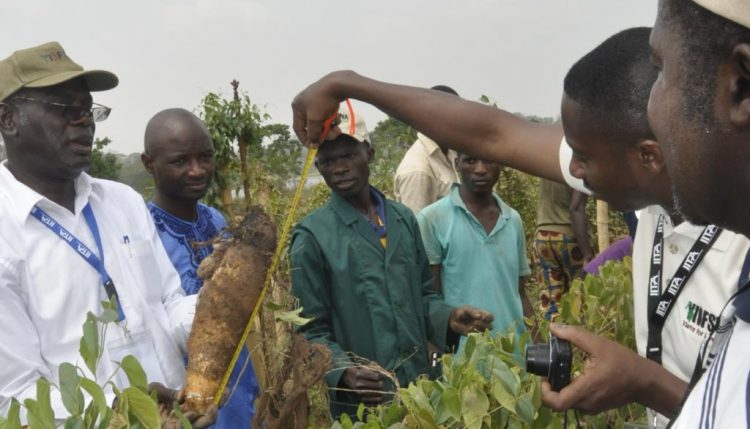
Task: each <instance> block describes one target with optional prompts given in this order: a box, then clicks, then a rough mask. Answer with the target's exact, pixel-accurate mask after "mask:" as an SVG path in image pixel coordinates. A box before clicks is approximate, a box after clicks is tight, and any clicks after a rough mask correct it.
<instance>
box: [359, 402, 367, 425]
mask: <svg viewBox="0 0 750 429" xmlns="http://www.w3.org/2000/svg"><path fill="white" fill-rule="evenodd" d="M364 415H365V404H363V403H361V402H360V403H359V406H358V407H357V420H359V421H361V422H362V421H364Z"/></svg>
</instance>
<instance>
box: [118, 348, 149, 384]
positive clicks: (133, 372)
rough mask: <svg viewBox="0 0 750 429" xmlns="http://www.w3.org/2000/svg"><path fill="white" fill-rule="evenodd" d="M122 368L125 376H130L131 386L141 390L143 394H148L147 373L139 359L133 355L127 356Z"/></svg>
mask: <svg viewBox="0 0 750 429" xmlns="http://www.w3.org/2000/svg"><path fill="white" fill-rule="evenodd" d="M120 367H121V368H122V370H123V371H125V375H127V376H128V383H130V385H131V386H133V387H137V388H138V389H141V391H143V392H148V379H147V378H146V371H144V370H143V367H142V366H141V364H140V362H138V359H136V358H135V356H133V355H127V356H125V357H124V358H122V362H120Z"/></svg>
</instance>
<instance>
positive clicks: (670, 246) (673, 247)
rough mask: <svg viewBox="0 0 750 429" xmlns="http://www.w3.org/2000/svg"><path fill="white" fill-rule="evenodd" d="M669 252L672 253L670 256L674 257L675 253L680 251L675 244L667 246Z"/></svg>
mask: <svg viewBox="0 0 750 429" xmlns="http://www.w3.org/2000/svg"><path fill="white" fill-rule="evenodd" d="M669 251H670V252H672V254H673V255H674V254H676V253H677V252H679V251H680V248H679V247H677V245H676V244H670V245H669Z"/></svg>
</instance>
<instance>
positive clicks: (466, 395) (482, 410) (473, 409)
mask: <svg viewBox="0 0 750 429" xmlns="http://www.w3.org/2000/svg"><path fill="white" fill-rule="evenodd" d="M489 408H490V401H489V399H488V398H487V394H486V393H484V390H483V389H480V388H478V387H477V386H469V387H465V388H464V389H463V390H462V391H461V416H462V417H463V419H464V423H465V424H466V427H467V428H469V429H481V427H482V420H483V419H484V417H485V416H486V415H487V411H488V410H489Z"/></svg>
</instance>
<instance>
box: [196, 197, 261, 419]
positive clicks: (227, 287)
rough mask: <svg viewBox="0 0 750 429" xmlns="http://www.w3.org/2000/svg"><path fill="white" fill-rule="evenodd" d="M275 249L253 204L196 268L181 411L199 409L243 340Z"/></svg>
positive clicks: (205, 404)
mask: <svg viewBox="0 0 750 429" xmlns="http://www.w3.org/2000/svg"><path fill="white" fill-rule="evenodd" d="M275 247H276V228H275V226H274V224H273V222H272V221H271V219H270V218H269V217H268V215H266V214H265V213H264V212H263V210H262V209H261V208H260V207H257V206H253V207H251V208H250V210H249V211H248V213H247V215H245V218H244V220H243V221H242V223H241V224H240V226H239V227H238V228H237V229H236V230H233V231H232V237H231V238H230V239H228V240H225V241H223V242H221V243H219V244H218V245H217V246H215V250H214V252H213V253H212V254H211V255H209V256H208V257H207V258H206V259H205V260H203V262H201V265H200V267H199V268H198V275H199V276H200V277H201V279H203V281H204V283H203V288H202V290H201V295H200V299H199V301H198V306H197V308H196V310H195V319H194V320H193V328H192V332H191V333H190V338H189V339H188V368H187V382H186V385H185V410H186V411H197V412H200V413H203V412H205V411H206V409H207V408H208V407H209V406H210V405H211V404H212V402H213V400H214V395H215V394H216V393H217V390H218V388H219V385H220V383H221V379H222V377H223V375H224V372H225V371H226V370H227V367H228V366H229V363H230V361H231V360H232V356H233V355H234V352H235V349H236V348H237V345H238V344H239V342H240V340H241V339H242V334H243V332H244V330H245V326H246V325H247V323H248V320H249V319H250V315H251V313H252V311H253V308H254V307H255V304H256V302H257V301H258V298H259V296H260V293H261V290H262V289H263V283H264V281H265V278H266V274H267V271H268V269H269V267H270V265H271V259H272V257H273V252H274V249H275Z"/></svg>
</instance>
